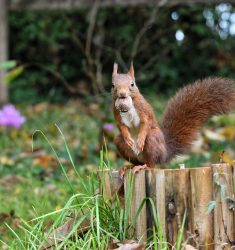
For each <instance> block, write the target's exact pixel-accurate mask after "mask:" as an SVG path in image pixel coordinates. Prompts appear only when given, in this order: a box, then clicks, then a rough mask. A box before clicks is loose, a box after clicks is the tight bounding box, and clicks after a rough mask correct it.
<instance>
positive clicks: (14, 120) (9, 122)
mask: <svg viewBox="0 0 235 250" xmlns="http://www.w3.org/2000/svg"><path fill="white" fill-rule="evenodd" d="M24 122H25V118H24V117H23V116H22V115H21V114H20V112H19V111H18V110H17V109H16V108H15V107H14V106H13V105H11V104H6V105H5V106H3V108H2V109H1V110H0V126H4V127H13V128H17V129H18V128H20V126H21V125H22V124H23V123H24Z"/></svg>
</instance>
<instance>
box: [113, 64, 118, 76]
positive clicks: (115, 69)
mask: <svg viewBox="0 0 235 250" xmlns="http://www.w3.org/2000/svg"><path fill="white" fill-rule="evenodd" d="M117 71H118V64H117V63H116V62H115V63H114V64H113V76H114V75H117Z"/></svg>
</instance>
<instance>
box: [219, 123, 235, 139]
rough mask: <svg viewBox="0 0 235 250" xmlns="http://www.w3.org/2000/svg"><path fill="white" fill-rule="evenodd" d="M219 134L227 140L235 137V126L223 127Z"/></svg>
mask: <svg viewBox="0 0 235 250" xmlns="http://www.w3.org/2000/svg"><path fill="white" fill-rule="evenodd" d="M220 134H221V135H222V136H224V137H225V138H226V139H227V140H230V141H232V140H234V139H235V126H229V127H225V128H223V129H222V130H221V131H220Z"/></svg>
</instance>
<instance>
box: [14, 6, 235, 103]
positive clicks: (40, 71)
mask: <svg viewBox="0 0 235 250" xmlns="http://www.w3.org/2000/svg"><path fill="white" fill-rule="evenodd" d="M234 11H235V9H234V7H233V6H231V5H229V4H221V5H219V6H218V5H217V6H215V5H210V6H205V5H190V6H178V7H174V8H173V7H164V8H160V9H154V8H150V7H146V6H139V7H134V8H133V7H128V8H121V7H117V6H116V7H113V8H99V9H97V10H96V9H80V10H72V11H20V12H16V11H15V12H11V13H10V34H11V36H10V56H11V58H13V59H15V60H17V61H18V62H19V63H20V64H23V65H24V67H25V71H24V73H23V74H22V75H21V76H20V77H19V78H17V79H16V80H15V81H14V83H13V84H12V85H11V86H10V91H11V92H10V94H11V100H12V101H14V102H31V103H35V102H39V101H43V100H45V99H47V100H51V101H56V102H57V101H64V100H65V98H67V97H71V96H75V97H77V96H86V95H89V94H91V93H92V94H95V95H96V96H98V95H99V94H103V93H105V91H109V88H110V82H111V72H112V65H113V62H114V61H115V60H116V61H117V62H118V63H119V65H120V71H125V70H127V69H128V66H129V64H130V61H131V60H134V66H135V71H136V78H137V81H138V83H139V86H140V88H141V89H142V90H144V91H145V92H147V93H148V91H153V90H154V91H156V92H157V91H158V92H161V93H163V92H167V91H169V90H170V91H172V90H175V89H176V88H177V87H179V86H182V85H183V84H186V83H188V82H190V81H193V80H195V79H197V78H203V77H206V76H209V75H221V76H226V77H232V78H233V77H235V73H234V72H235V71H234V67H235V57H234V55H235V50H234V47H235V43H234V36H233V33H234V32H231V27H232V26H233V27H232V28H234V23H233V21H234V22H235V20H234V19H235V18H230V17H232V15H233V17H234ZM233 31H234V30H233ZM177 35H178V40H177V39H176V37H177Z"/></svg>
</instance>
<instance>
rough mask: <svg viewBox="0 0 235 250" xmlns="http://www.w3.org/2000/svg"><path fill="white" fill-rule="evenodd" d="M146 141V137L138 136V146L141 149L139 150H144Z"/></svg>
mask: <svg viewBox="0 0 235 250" xmlns="http://www.w3.org/2000/svg"><path fill="white" fill-rule="evenodd" d="M144 142H145V139H144V138H141V137H140V138H138V139H137V142H136V148H137V149H138V150H139V151H141V152H142V151H143V149H144Z"/></svg>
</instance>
